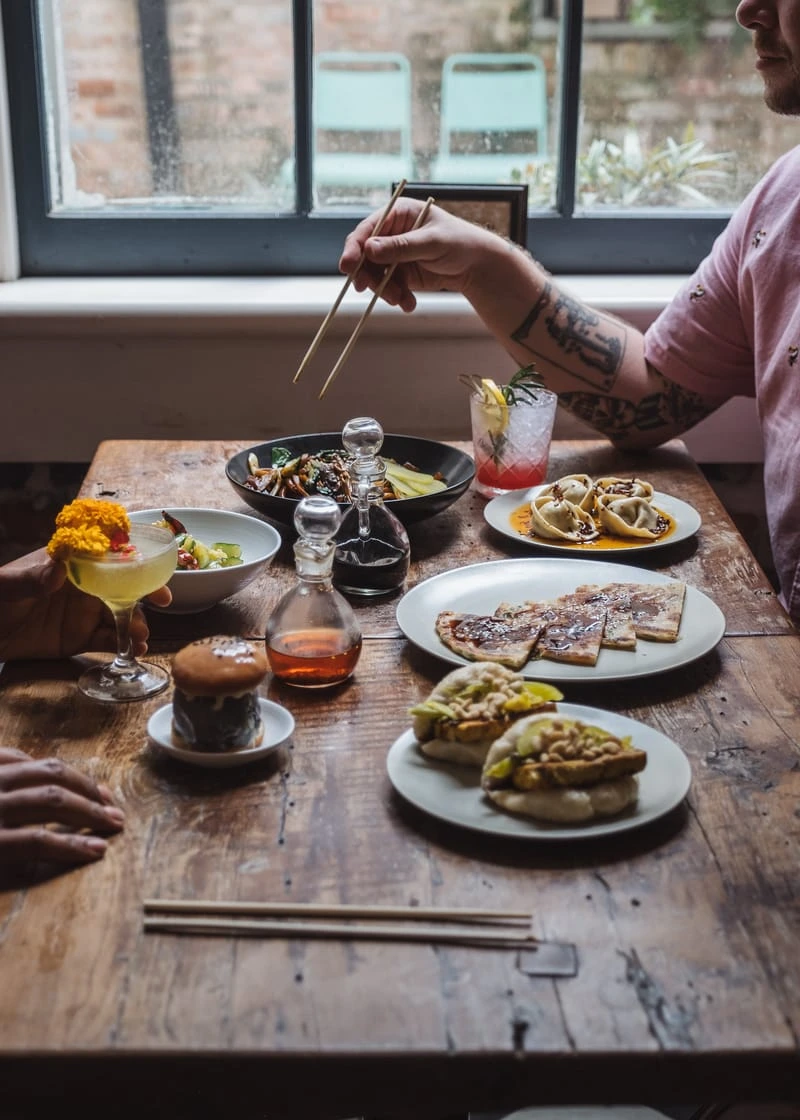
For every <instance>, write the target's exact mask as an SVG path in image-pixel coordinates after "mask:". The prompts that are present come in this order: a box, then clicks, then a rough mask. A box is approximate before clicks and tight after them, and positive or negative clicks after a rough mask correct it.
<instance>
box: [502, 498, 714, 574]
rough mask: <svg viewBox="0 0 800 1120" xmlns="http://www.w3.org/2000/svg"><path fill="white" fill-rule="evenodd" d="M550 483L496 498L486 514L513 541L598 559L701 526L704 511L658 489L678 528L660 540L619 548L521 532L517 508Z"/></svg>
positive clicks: (659, 502)
mask: <svg viewBox="0 0 800 1120" xmlns="http://www.w3.org/2000/svg"><path fill="white" fill-rule="evenodd" d="M549 485H550V483H546V484H545V485H544V486H534V487H532V488H531V489H530V490H512V491H510V492H509V493H508V494H503V495H502V496H501V497H499V498H492V500H491V501H490V502H488V503H487V504H486V506H485V507H484V510H483V516H484V517H485V518H486V520H487V521H488V523H489V524H490V525H491V526H492V528H493V529H496V530H497V531H498V533H502V534H503V536H504V537H510V538H511V540H512V541H524V542H525V543H526V544H529V545H531V546H532V547H534V548H545V549H548V550H549V551H552V552H564V553H571V554H572V555H573V556H587V555H588V556H591V557H593V558H594V559H599V558H600V556H602V557H603V559H604V560H605V559H608V560H614V559H619V560H621V559H623V558H624V557H625V556H627V555H628V553H630V552H640V551H647V552H651V551H652V550H653V549H654V548H665V547H666V546H667V545H670V544H677V543H678V541H685V540H688V539H689V537H693V536H694V534H695V533H696V532H697V530H698V529H699V528H700V514H699V513H698V512H697V510H696V509H695V508H694V506H690V505H689V504H688V502H682V501H681V500H680V498H673V497H671V496H670V495H669V494H660V493H658V491H656V493H654V494H653V498H652V502H653V505H654V506H655V507H656V508H657V509H660V510H661V511H662V513H666V514H667V515H668V516H669V517H671V518H672V520H673V521H674V522H675V528H674V529H673V531H672V532H671V533H670V534H669V536H667V537H663V538H661V539H659V540H655V541H648V540H628V541H625V542H624V543H623V544H622V545H621V546H620V547H617V548H603V547H602V546H599V545H597V544H596V543H595V542H594V541H587V542H586V544H569V543H568V542H567V541H547V540H544V538H543V537H528V536H525V535H524V534H523V533H518V532H517V530H516V529H515V528H514V527H513V525H512V524H511V515H512V514H513V512H514V510H516V509H519V507H520V506H522V505H525V503H526V502H530V501H531V500H532V499H533V498H535V497H536V495H537V494H539V493H540V492H541V491H542V490H544V489H546V487H547V486H549Z"/></svg>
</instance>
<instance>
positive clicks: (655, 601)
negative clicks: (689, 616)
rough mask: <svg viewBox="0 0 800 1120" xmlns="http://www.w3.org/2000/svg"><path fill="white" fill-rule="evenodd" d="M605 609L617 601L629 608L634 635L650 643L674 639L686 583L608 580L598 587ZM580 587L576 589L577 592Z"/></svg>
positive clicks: (611, 608) (679, 619) (679, 622)
mask: <svg viewBox="0 0 800 1120" xmlns="http://www.w3.org/2000/svg"><path fill="white" fill-rule="evenodd" d="M600 590H601V592H602V596H601V597H602V599H603V600H604V601H605V603H606V604H607V609H608V610H613V609H614V606H613V605H614V604H616V603H619V604H621V605H622V606H623V608H624V609H626V610H629V611H630V613H631V616H632V618H633V628H634V630H635V631H636V637H637V638H645V639H647V640H648V641H651V642H675V641H677V640H678V631H679V630H680V625H681V615H682V614H683V603H684V599H685V598H686V584H685V583H681V582H680V581H679V580H675V581H674V582H672V583H608V584H606V585H605V586H604V587H602V588H601V589H600ZM580 591H581V588H578V592H580Z"/></svg>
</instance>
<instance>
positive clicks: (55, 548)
mask: <svg viewBox="0 0 800 1120" xmlns="http://www.w3.org/2000/svg"><path fill="white" fill-rule="evenodd" d="M130 527H131V523H130V520H129V518H128V514H127V512H126V510H125V507H124V506H121V505H120V504H119V503H118V502H103V501H98V500H97V499H96V498H78V499H76V500H75V501H74V502H70V503H69V505H66V506H64V508H63V509H62V510H61V512H60V513H59V514H58V516H57V517H56V531H55V533H53V535H52V537H51V538H50V540H49V542H48V544H47V551H48V552H49V554H50V555H51V556H52V557H53V559H54V560H63V559H64V558H65V557H66V556H67V555H68V554H69V553H71V552H79V553H82V554H83V555H87V556H102V555H103V554H104V553H105V552H108V550H109V548H110V546H111V541H112V538H113V539H115V540H123V539H124V540H125V541H127V539H128V534H129V532H130Z"/></svg>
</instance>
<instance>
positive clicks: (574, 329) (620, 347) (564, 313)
mask: <svg viewBox="0 0 800 1120" xmlns="http://www.w3.org/2000/svg"><path fill="white" fill-rule="evenodd" d="M540 321H541V322H543V323H544V326H545V329H546V331H547V334H548V337H549V338H550V339H551V340H552V342H554V343H555V345H556V346H557V347H558V349H559V350H560V351H562V353H563V355H564V357H565V358H566V357H571V358H572V360H571V361H570V363H569V364H568V365H565V366H564V368H565V369H568V371H569V372H570V373H571V374H572V375H573V376H574V377H576V378H578V379H579V380H581V381H586V382H587V384H589V385H591V386H592V387H593V388H596V389H599V390H600V391H601V392H603V393H608V392H610V391H611V389H612V387H613V385H614V381H615V380H616V376H617V373H618V371H619V367H620V364H621V362H622V359H623V357H624V353H625V337H626V336H625V331H624V329H623V330H621V329H620V328H619V326H616V327H615V326H614V324H612V321H611V320H609V319H606V318H605V317H604V316H602V315H600V314H599V313H598V312H596V311H593V310H592V309H591V308H589V307H586V306H584V305H583V304H582V303H579V302H578V300H575V299H573V298H572V297H571V296H567V295H564V294H563V293H562V292H559V291H558V290H557V289H555V288H554V287H553V285H552V284H551V283H550V282H549V281H547V282H546V283H545V286H544V289H543V291H542V294H541V296H540V297H539V299H538V300H537V301H536V303H535V304H534V306H533V308H532V309H531V311H530V312H529V314H528V315H527V316H526V317H525V319H524V320H523V322H522V323H521V324H520V325H519V326H518V327H517V329H516V330H515V331H514V332H513V333H512V335H511V339H512V341H513V342H516V343H518V344H519V345H521V346H524V347H525V348H526V349H527V350H529V351H530V352H531V353H532V354H535V355H537V354H538V348H536V347H534V346H532V345H531V333H532V331H533V329H534V327H535V326H536V325H537V323H539V322H540ZM548 360H553V361H554V364H560V363H558V362H557V361H556V360H555V359H552V358H551V356H550V355H548ZM587 367H588V368H587Z"/></svg>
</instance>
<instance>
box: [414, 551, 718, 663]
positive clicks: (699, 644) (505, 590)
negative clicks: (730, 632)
mask: <svg viewBox="0 0 800 1120" xmlns="http://www.w3.org/2000/svg"><path fill="white" fill-rule="evenodd" d="M672 582H673V580H672V577H670V576H666V575H664V574H663V573H661V572H651V571H648V570H647V569H646V568H636V567H632V566H631V565H628V564H613V563H610V562H608V561H602V560H583V559H569V560H565V559H563V558H562V557H558V558H556V557H531V558H523V559H519V560H491V561H488V562H487V563H485V564H470V565H468V566H466V567H464V568H455V569H453V571H450V572H442V573H441V574H440V575H437V576H432V577H431V578H430V579H427V580H425V581H424V582H423V583H418V584H417V585H416V587H413V588H412V589H411V590H410V591H408V592H406V594H405V595H404V596H403V598H402V599H401V600H400V602H399V603H398V604H397V624H398V626H399V627H400V629H401V630H402V631H403V633H404V634H405V636H406V637H407V638H408V639H409V641H412V642H413V643H414V645H416V646H419V647H420V649H424V650H425V651H426V652H427V653H432V654H433V655H434V656H435V657H440V658H441V659H442V660H443V661H447V662H449V663H450V664H451V665H468V664H470V662H468V661H467V660H466V659H465V658H463V657H461V656H460V655H459V654H457V653H453V651H452V650H450V649H448V648H447V646H445V645H444V644H443V643H442V642H441V641H440V640H439V637H438V635H437V633H436V618H437V616H438V615H439V613H440V612H441V611H456V612H457V613H467V614H493V613H494V611H495V610H496V609H497V607H498V605H499V604H500V603H501V602H509V603H523V602H525V601H526V600H528V599H555V598H557V597H558V596H559V595H567V594H569V593H570V592H572V591H574V590H575V588H576V587H578V586H579V585H580V584H583V583H599V584H606V583H650V584H661V583H672ZM724 633H725V616H724V615H723V613H722V611H721V610H720V609H719V607H718V606H717V604H716V603H715V602H714V601H713V600H712V599H710V598H709V597H708V596H707V595H705V594H703V592H702V591H698V590H697V589H696V588H694V587H690V586H688V585H687V587H686V598H685V601H684V606H683V616H682V618H681V625H680V630H679V631H678V639H677V641H675V642H649V641H642V640H639V641H638V642H637V643H636V649H635V650H621V649H601V650H600V656H599V657H598V659H597V664H596V665H592V666H587V665H569V664H567V663H564V662H557V661H546V660H544V659H539V660H533V661H529V662H528V663H527V665H525V666H524V667H523V668H522V669H521V670H520V672H521V673H522V674H523V676H525V677H526V678H527V679H528V680H541V681H554V682H559V683H564V682H569V681H583V682H598V681H615V680H625V679H627V678H631V677H646V676H651V675H653V674H655V673H663V672H666V671H667V670H669V669H677V668H679V667H680V666H682V665H687V664H689V663H690V662H692V661H695V660H697V658H698V657H702V656H703V654H705V653H708V652H709V651H710V650H712V649H713V648H714V647H715V646H716V645H717V643H718V642H719V641H720V640H721V638H722V636H723V634H724Z"/></svg>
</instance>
